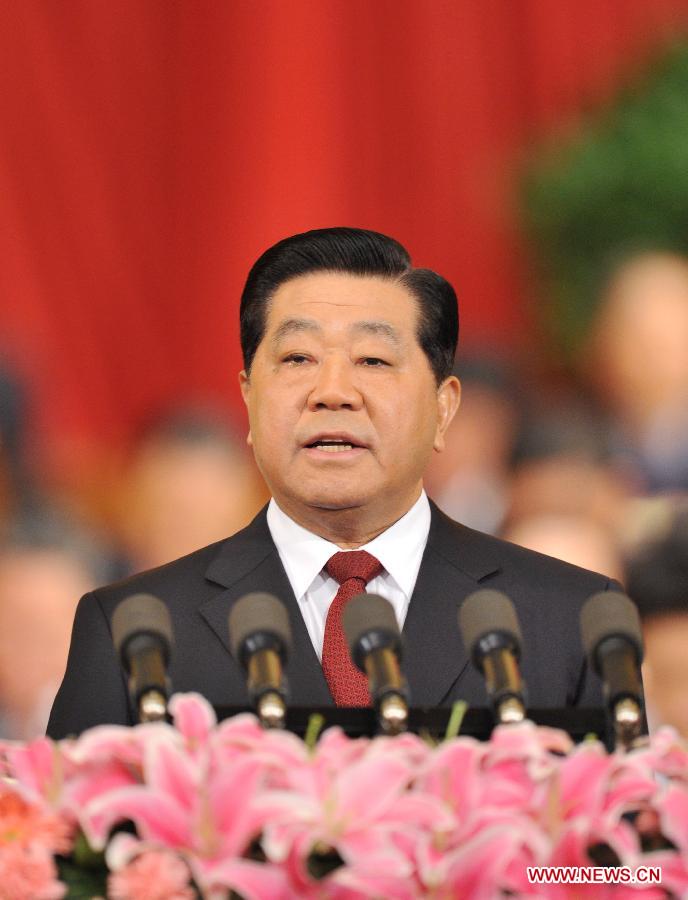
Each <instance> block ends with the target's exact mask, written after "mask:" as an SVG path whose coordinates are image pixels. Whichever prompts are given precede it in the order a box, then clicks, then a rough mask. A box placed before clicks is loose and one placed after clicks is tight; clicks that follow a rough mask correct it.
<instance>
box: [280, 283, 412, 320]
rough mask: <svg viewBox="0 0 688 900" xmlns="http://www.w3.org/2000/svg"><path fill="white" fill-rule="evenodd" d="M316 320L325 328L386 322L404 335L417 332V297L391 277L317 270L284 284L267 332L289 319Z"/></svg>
mask: <svg viewBox="0 0 688 900" xmlns="http://www.w3.org/2000/svg"><path fill="white" fill-rule="evenodd" d="M292 317H294V318H298V317H304V318H309V319H314V320H316V321H317V322H318V323H319V324H320V325H322V326H323V327H325V328H327V327H331V328H338V327H342V328H346V327H348V326H350V325H352V324H354V323H356V322H358V321H363V320H365V321H378V322H386V323H388V324H390V325H391V326H393V328H394V329H395V330H397V331H398V332H399V333H400V334H402V335H403V334H407V335H412V334H415V329H416V324H417V319H418V304H417V300H416V298H415V297H414V296H413V294H412V293H411V292H410V291H409V290H408V288H406V287H405V286H404V285H402V284H400V283H399V282H398V281H395V280H393V279H391V278H382V277H375V276H367V275H366V276H363V275H349V274H345V273H340V272H313V273H311V274H309V275H301V276H299V277H298V278H292V279H291V280H290V281H287V282H285V283H284V284H282V285H280V287H279V288H278V289H277V290H276V291H275V294H274V295H273V297H272V299H271V301H270V304H269V308H268V314H267V320H266V332H273V331H274V330H275V329H277V328H279V326H280V324H281V323H282V322H284V321H285V320H286V319H289V318H292Z"/></svg>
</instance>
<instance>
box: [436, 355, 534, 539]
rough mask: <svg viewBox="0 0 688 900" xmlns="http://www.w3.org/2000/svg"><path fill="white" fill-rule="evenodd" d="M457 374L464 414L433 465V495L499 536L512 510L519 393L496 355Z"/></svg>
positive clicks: (469, 360)
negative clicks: (511, 482)
mask: <svg viewBox="0 0 688 900" xmlns="http://www.w3.org/2000/svg"><path fill="white" fill-rule="evenodd" d="M454 374H455V375H456V376H457V377H458V378H459V380H460V381H461V415H460V416H456V417H455V419H454V421H453V422H452V423H451V425H450V426H449V429H448V431H447V435H446V438H445V441H446V445H445V451H444V453H441V454H435V456H434V457H433V459H432V461H431V462H430V465H429V466H428V470H427V473H426V478H425V483H426V487H427V491H428V495H429V496H430V497H432V499H433V500H434V501H435V503H437V505H438V506H439V508H440V509H441V510H442V511H443V512H445V513H446V514H447V515H448V516H450V517H451V518H452V519H456V520H457V521H459V522H462V523H463V524H464V525H468V526H469V527H470V528H477V529H479V530H480V531H486V532H488V533H489V534H496V533H497V531H498V530H499V527H500V525H501V522H502V520H503V518H504V515H505V513H506V509H507V497H508V490H509V462H510V459H511V455H512V451H513V444H514V440H515V436H516V433H517V426H518V423H519V416H520V404H519V400H518V391H517V389H516V388H515V387H514V376H513V373H512V372H511V370H510V367H509V366H508V364H507V363H506V361H504V360H501V359H499V358H497V357H494V356H488V355H483V356H474V357H466V359H464V360H461V361H460V362H459V363H457V365H456V367H455V369H454Z"/></svg>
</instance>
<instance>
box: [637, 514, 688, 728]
mask: <svg viewBox="0 0 688 900" xmlns="http://www.w3.org/2000/svg"><path fill="white" fill-rule="evenodd" d="M665 510H666V512H667V514H666V515H665V516H664V517H663V518H664V521H663V523H662V522H660V526H661V527H659V529H655V533H654V534H652V535H651V536H649V537H646V539H645V540H644V541H643V542H641V544H640V545H639V546H638V547H637V548H636V550H635V551H634V552H633V553H632V554H631V556H630V558H629V560H628V562H627V566H626V583H627V588H628V593H629V595H630V597H631V598H632V599H633V600H634V601H635V603H636V604H637V606H638V610H639V612H640V619H641V622H642V628H643V640H644V642H645V661H644V663H643V681H644V683H645V699H646V703H647V716H648V723H649V725H650V729H653V728H657V727H658V726H660V725H673V726H674V728H676V729H677V730H678V731H679V732H680V733H681V734H682V735H683V737H685V738H688V497H684V498H683V499H682V500H681V501H678V500H674V501H669V500H667V501H665Z"/></svg>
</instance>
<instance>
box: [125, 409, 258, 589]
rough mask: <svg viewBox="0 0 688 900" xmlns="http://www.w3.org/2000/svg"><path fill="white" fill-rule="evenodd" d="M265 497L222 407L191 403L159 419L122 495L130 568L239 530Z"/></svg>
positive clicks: (174, 555) (182, 553) (138, 452)
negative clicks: (219, 412) (222, 414)
mask: <svg viewBox="0 0 688 900" xmlns="http://www.w3.org/2000/svg"><path fill="white" fill-rule="evenodd" d="M265 497H266V495H265V492H264V488H263V486H262V482H261V481H260V479H259V476H258V475H257V472H256V469H255V466H254V465H253V462H252V460H251V459H250V458H249V456H248V454H247V453H246V450H245V448H244V445H243V442H242V443H240V442H239V440H238V439H237V437H236V435H235V434H234V432H233V431H232V429H231V427H230V426H229V425H228V424H227V423H226V421H224V420H223V419H222V418H220V416H219V415H217V414H214V413H213V412H210V411H207V410H205V409H201V408H188V409H179V410H177V411H176V412H174V413H172V414H169V415H167V416H165V417H164V418H161V419H159V420H158V421H157V422H155V423H154V424H153V425H152V426H150V427H149V428H148V429H147V431H146V432H145V434H144V435H143V437H142V438H141V440H140V441H139V443H138V446H137V447H136V449H135V451H134V455H133V457H132V460H131V462H130V464H129V466H128V469H127V471H126V473H125V478H124V487H123V491H122V494H121V497H120V503H119V506H120V515H119V520H120V522H121V525H120V530H121V533H122V535H123V540H124V545H125V552H126V554H127V556H128V559H129V571H130V572H133V571H138V570H139V569H149V568H154V567H155V566H159V565H162V564H163V563H166V562H170V560H173V559H177V558H179V557H180V556H185V555H186V554H187V553H191V552H192V551H193V550H197V549H198V548H199V547H203V546H205V545H206V544H212V543H214V542H215V541H218V540H220V539H222V538H226V537H227V535H230V534H234V532H236V531H238V530H239V529H240V528H243V526H244V525H246V524H247V523H248V522H250V520H251V519H252V518H253V516H254V515H255V514H256V513H257V512H258V510H259V509H260V507H261V506H262V504H263V503H264V502H265Z"/></svg>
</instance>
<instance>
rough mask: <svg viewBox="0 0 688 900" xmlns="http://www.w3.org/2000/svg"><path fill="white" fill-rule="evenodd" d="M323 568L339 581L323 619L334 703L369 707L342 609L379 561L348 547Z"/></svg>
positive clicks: (377, 571)
mask: <svg viewBox="0 0 688 900" xmlns="http://www.w3.org/2000/svg"><path fill="white" fill-rule="evenodd" d="M325 570H326V572H327V574H328V575H330V576H331V577H332V578H334V580H335V581H338V582H339V590H338V591H337V593H336V595H335V598H334V600H333V601H332V603H331V604H330V608H329V610H328V612H327V619H326V621H325V639H324V641H323V653H322V667H323V672H324V673H325V678H326V679H327V684H328V686H329V688H330V693H331V694H332V696H333V697H334V702H335V703H336V704H337V706H370V694H369V693H368V679H367V678H366V676H365V675H364V674H363V672H361V670H360V669H358V668H357V667H356V665H354V663H353V662H352V661H351V657H350V656H349V648H348V646H347V643H346V637H345V635H344V628H343V627H342V612H343V610H344V607H345V605H346V604H347V603H348V601H349V600H351V598H352V597H355V596H356V594H361V593H362V592H363V591H364V590H365V587H366V585H367V584H368V582H369V581H371V580H372V579H373V578H375V576H376V575H379V574H380V572H382V564H381V563H380V561H379V560H377V559H375V557H374V556H373V555H372V554H370V553H368V552H366V551H365V550H349V551H348V552H341V553H335V554H334V556H332V557H330V559H329V560H328V561H327V565H326V566H325Z"/></svg>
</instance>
